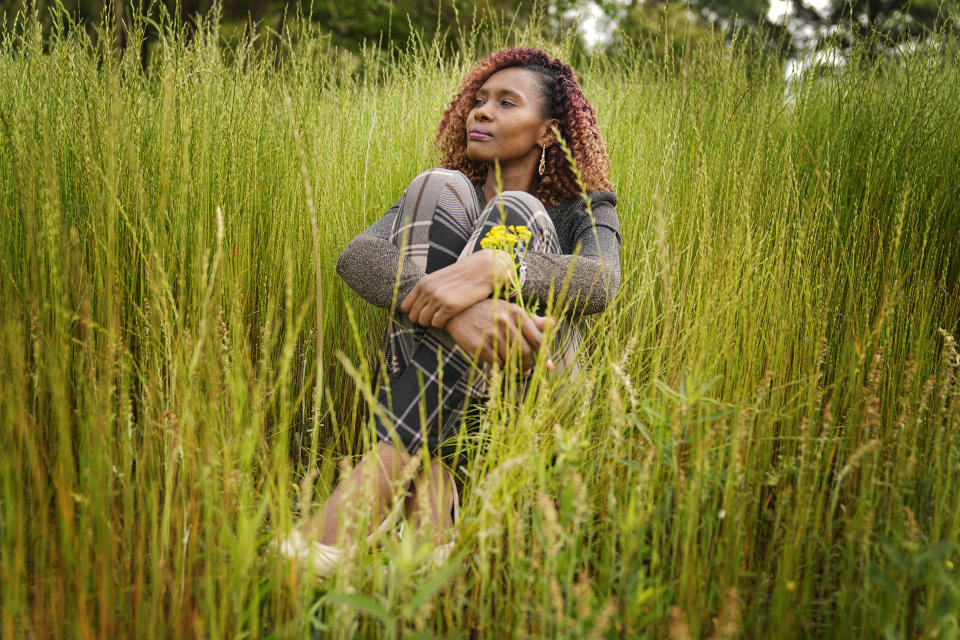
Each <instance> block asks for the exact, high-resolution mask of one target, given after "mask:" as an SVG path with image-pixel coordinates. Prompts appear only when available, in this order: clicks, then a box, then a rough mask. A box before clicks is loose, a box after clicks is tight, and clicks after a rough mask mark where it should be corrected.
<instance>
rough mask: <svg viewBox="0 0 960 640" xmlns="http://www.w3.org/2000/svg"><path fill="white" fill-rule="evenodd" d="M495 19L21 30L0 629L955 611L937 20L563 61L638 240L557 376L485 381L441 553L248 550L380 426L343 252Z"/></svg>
mask: <svg viewBox="0 0 960 640" xmlns="http://www.w3.org/2000/svg"><path fill="white" fill-rule="evenodd" d="M493 41H494V44H496V43H497V42H502V43H506V42H516V41H522V42H525V43H531V44H540V45H543V46H546V47H547V48H549V49H550V50H551V51H553V52H554V53H557V54H560V55H563V54H564V53H566V52H568V51H569V48H568V46H567V45H566V44H563V43H559V44H551V43H539V42H537V41H536V40H535V39H533V38H527V37H524V36H523V34H519V35H518V34H513V35H506V36H503V37H502V38H500V39H499V40H498V39H497V38H493ZM134 49H135V47H134ZM488 50H489V48H488V47H487V46H481V45H480V44H478V43H469V42H468V43H466V44H465V46H464V48H463V50H462V51H461V52H460V55H459V56H458V57H456V58H447V59H440V58H439V57H438V56H437V55H436V52H435V51H433V50H432V49H431V48H430V47H429V46H417V45H416V44H413V45H411V46H410V47H409V48H408V50H407V51H406V52H405V53H402V54H396V55H394V56H392V58H391V57H378V56H375V55H373V54H371V55H368V56H366V57H364V58H363V59H362V60H361V64H360V65H359V66H358V67H357V68H355V69H352V70H351V69H348V68H347V66H346V64H345V62H344V60H343V59H342V58H340V57H338V56H337V55H336V53H335V52H331V51H329V50H328V49H327V48H326V47H325V46H324V44H323V42H322V41H321V40H320V39H318V38H314V37H311V36H310V35H309V34H306V35H303V36H302V37H301V38H300V39H298V40H297V41H296V42H294V43H292V44H289V46H288V49H287V50H286V55H285V56H284V58H283V63H282V65H281V67H280V68H279V69H277V68H275V67H274V65H273V56H272V55H271V56H265V57H264V60H260V58H259V57H258V56H253V58H252V59H251V60H250V61H248V63H247V64H241V63H240V62H237V61H238V60H240V59H242V58H243V55H242V52H240V53H238V52H237V51H231V50H224V49H223V48H221V47H220V46H218V44H217V41H216V38H214V37H210V36H205V35H203V34H200V35H199V36H198V37H195V38H193V39H191V40H189V41H188V40H187V39H186V38H184V37H182V36H177V35H176V34H168V35H167V36H166V37H165V38H164V40H163V41H162V42H161V43H160V44H159V46H158V47H157V48H156V49H155V50H154V51H153V56H152V62H151V65H150V67H149V68H148V69H147V70H145V71H144V70H143V69H141V67H140V64H139V61H138V59H137V58H136V56H128V57H124V58H118V57H116V56H114V55H112V54H110V53H109V52H103V51H101V50H99V49H98V48H97V47H96V46H94V45H91V44H90V43H89V42H87V41H85V40H84V39H83V38H82V37H80V36H76V35H63V34H61V35H57V34H53V35H52V36H51V37H50V38H49V40H46V41H44V40H43V39H41V37H40V33H39V31H38V29H37V26H36V24H35V23H32V22H28V23H27V24H26V26H24V25H21V26H20V27H18V28H17V29H13V28H8V29H7V31H6V32H5V33H4V34H3V36H2V41H0V140H2V142H0V305H2V308H3V313H2V315H0V387H2V392H0V393H2V395H0V636H2V637H4V638H18V637H26V638H44V637H52V636H64V637H83V638H86V637H108V638H115V637H146V638H149V637H166V636H180V637H228V638H237V637H251V636H265V637H300V636H310V635H317V636H323V635H326V634H327V633H331V634H332V635H335V636H337V637H354V636H382V637H430V636H440V637H464V636H471V634H476V635H477V636H478V637H491V638H503V637H596V638H614V637H638V636H639V637H651V638H655V637H665V636H672V637H674V638H687V637H691V638H697V637H704V638H706V637H716V638H730V637H738V636H742V637H748V638H753V637H777V638H781V637H782V638H790V637H810V636H820V637H839V638H850V637H879V636H881V635H885V636H887V637H891V638H896V637H904V638H916V637H920V636H921V635H923V636H924V637H939V638H957V637H960V626H958V625H960V622H958V615H960V614H958V611H960V543H958V540H960V508H958V507H960V397H958V396H960V379H958V369H960V355H958V351H957V345H956V342H955V340H954V337H955V336H957V335H958V331H960V243H958V241H957V235H958V229H960V131H958V123H960V107H958V105H960V65H958V62H960V55H958V50H957V48H956V46H955V45H951V46H946V45H944V46H943V47H941V48H940V49H939V51H938V52H935V53H933V52H927V53H921V54H914V55H912V56H908V57H901V58H898V59H893V60H886V61H881V62H879V63H871V62H867V61H856V62H851V63H850V64H848V65H847V66H846V67H845V68H841V69H837V70H831V71H825V72H821V73H819V74H810V75H809V76H808V77H806V78H805V79H804V80H802V81H797V82H792V83H790V84H789V85H788V84H787V83H786V82H785V81H784V79H783V75H782V71H781V69H780V67H779V66H777V65H776V64H766V63H764V62H762V61H758V60H757V59H756V58H754V57H752V56H750V55H741V54H736V53H734V54H732V55H731V54H730V52H729V51H723V50H709V51H700V52H691V53H690V55H689V56H688V58H687V59H686V60H685V61H684V62H682V63H681V64H678V65H675V66H670V67H669V68H667V67H665V66H664V65H662V64H658V63H653V62H648V61H644V60H643V59H642V58H641V57H639V56H637V57H634V58H632V59H631V58H629V57H626V58H624V59H623V60H621V61H609V60H601V59H596V60H593V61H586V62H584V63H582V64H579V65H578V68H577V70H578V72H579V73H580V74H581V76H582V79H583V86H584V89H585V91H586V93H587V95H588V96H589V98H590V99H591V101H592V102H593V104H594V106H595V107H596V108H597V110H598V112H599V116H600V121H601V127H602V130H603V134H604V138H605V140H606V143H607V146H608V150H609V152H610V157H611V167H612V170H611V179H612V181H613V182H614V184H615V186H616V191H617V194H618V196H619V198H620V204H619V205H618V207H617V210H618V213H619V216H620V222H621V227H622V236H623V241H624V244H623V250H622V254H621V257H622V263H623V281H622V285H621V288H620V293H619V295H618V297H617V299H616V301H615V304H614V305H613V306H612V307H611V308H609V309H608V310H607V311H605V312H604V313H603V314H601V315H600V316H599V317H597V318H596V319H595V322H594V324H593V325H592V327H593V331H592V333H591V334H590V336H589V338H588V340H587V342H586V347H585V349H586V352H585V354H584V358H585V367H584V371H583V372H582V373H581V376H580V378H579V380H578V381H577V383H576V384H574V385H570V386H567V387H564V388H563V389H564V390H563V393H561V394H557V395H559V396H560V397H559V398H558V399H556V400H554V399H553V397H554V394H555V393H556V392H557V391H558V390H560V389H561V385H562V384H563V382H564V381H563V380H559V379H551V378H542V379H540V380H538V382H537V383H536V384H535V385H534V386H533V388H532V390H531V393H530V394H529V395H528V396H527V397H526V398H525V399H524V401H523V402H522V403H519V404H518V403H509V402H506V401H503V400H501V399H497V398H494V399H493V400H491V402H490V409H489V412H488V414H487V416H486V418H485V419H484V422H483V427H482V432H483V435H484V436H486V437H487V444H486V445H485V447H484V449H483V450H482V451H481V452H480V453H479V454H478V455H476V456H474V457H473V458H471V461H470V463H469V466H468V468H467V470H466V473H467V477H468V479H467V482H466V485H465V491H464V494H463V514H462V520H461V523H460V526H459V539H458V544H457V549H456V551H455V553H454V555H453V557H452V559H451V561H450V563H449V564H447V565H446V566H445V567H444V568H443V569H441V570H439V571H436V572H431V573H427V574H418V573H417V571H416V569H417V567H418V562H419V561H420V560H422V558H423V555H424V553H426V549H425V548H422V547H418V546H417V545H415V544H413V543H411V542H410V541H409V540H397V539H396V538H395V537H389V538H387V539H386V540H385V541H384V543H383V544H382V545H379V546H376V547H372V548H369V549H363V550H361V552H360V553H358V555H357V556H356V557H355V558H354V559H353V561H351V562H350V563H348V564H347V565H345V566H344V568H343V570H342V572H341V573H340V574H339V575H338V576H336V577H335V578H333V579H330V580H327V581H325V582H319V581H317V580H315V579H314V578H313V577H312V576H310V575H309V574H308V573H307V572H306V571H305V570H301V569H299V568H298V567H296V566H295V565H292V564H290V563H288V562H283V561H280V560H278V559H276V558H273V557H271V556H270V555H269V554H267V553H265V550H266V549H267V547H268V545H269V543H270V541H271V540H273V539H274V538H275V537H277V536H278V535H280V534H282V533H283V532H284V531H287V530H288V529H289V527H290V526H292V525H293V524H294V523H296V522H297V521H299V518H301V517H302V516H303V515H304V514H305V513H307V512H308V511H309V510H310V509H311V507H312V506H315V505H316V503H318V502H319V501H321V500H322V499H323V497H324V496H325V495H326V494H327V493H328V492H329V490H330V489H331V487H332V485H333V483H334V481H335V477H336V473H337V468H338V464H340V461H341V460H354V459H356V457H357V456H358V455H359V454H360V453H361V452H362V451H363V450H364V448H365V447H366V446H368V443H369V439H370V429H369V428H368V426H367V423H366V419H367V418H366V416H368V410H367V407H366V402H367V401H366V399H365V398H366V396H365V395H364V393H363V391H364V389H365V388H366V387H367V385H368V384H369V380H370V379H371V373H370V372H371V371H372V370H373V369H374V368H375V367H376V365H377V361H376V358H374V357H373V356H372V355H371V354H374V353H376V349H377V347H378V344H379V342H380V339H381V336H382V331H383V326H384V322H385V314H384V312H383V311H381V310H378V309H375V308H373V307H372V306H371V305H369V304H367V303H365V302H364V301H362V300H361V299H359V298H358V296H357V295H356V294H354V293H353V292H352V291H351V290H349V289H348V288H347V287H346V286H345V285H344V283H343V282H342V281H340V280H339V278H338V277H337V275H336V273H335V270H334V265H335V261H336V258H337V256H338V254H339V252H340V250H341V249H342V248H343V247H344V246H345V245H346V243H347V242H348V241H349V239H350V238H351V237H352V236H353V235H354V234H356V233H357V232H358V231H359V230H361V229H362V228H363V227H365V226H366V225H367V224H369V223H370V222H372V221H373V220H375V219H377V218H378V217H379V216H380V215H382V212H383V211H384V210H385V209H386V208H387V207H389V206H390V205H391V204H392V203H393V202H394V201H395V200H396V198H397V197H398V196H399V194H400V193H401V192H402V190H403V188H404V187H405V186H406V184H407V183H408V182H409V181H410V180H411V179H412V178H413V177H414V176H415V175H416V174H418V173H419V172H420V171H422V170H423V169H425V168H427V167H430V166H432V162H433V160H432V158H433V155H432V150H431V143H432V137H433V133H434V130H435V126H436V123H437V122H438V120H439V116H440V113H441V112H442V109H443V107H444V105H445V104H446V102H447V101H448V100H449V99H450V97H451V95H452V93H453V92H454V90H455V88H456V83H457V80H458V79H459V77H460V76H461V75H462V73H463V72H464V71H465V70H466V68H467V67H468V66H469V64H470V63H471V62H472V61H473V60H474V59H476V58H478V57H480V56H481V55H483V54H484V53H486V52H487V51H488ZM267 58H269V59H267ZM314 224H315V230H314V228H313V227H314ZM541 373H542V371H541V372H540V373H538V374H537V375H538V376H540V375H541ZM314 483H315V484H314Z"/></svg>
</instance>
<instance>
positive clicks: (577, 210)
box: [550, 189, 618, 215]
mask: <svg viewBox="0 0 960 640" xmlns="http://www.w3.org/2000/svg"><path fill="white" fill-rule="evenodd" d="M587 200H589V201H590V209H591V210H594V209H596V208H597V207H598V206H599V207H600V208H601V209H604V208H607V206H609V209H610V210H611V213H612V212H613V208H614V207H616V206H617V202H618V200H617V194H615V193H614V192H613V191H607V190H604V189H598V190H596V191H591V192H590V193H588V194H587V197H586V198H584V197H583V196H582V195H577V196H574V197H572V198H567V199H566V200H563V201H562V202H560V203H559V204H557V205H555V206H553V207H550V212H551V213H558V214H565V215H578V214H584V215H585V214H586V213H587ZM614 215H616V214H614Z"/></svg>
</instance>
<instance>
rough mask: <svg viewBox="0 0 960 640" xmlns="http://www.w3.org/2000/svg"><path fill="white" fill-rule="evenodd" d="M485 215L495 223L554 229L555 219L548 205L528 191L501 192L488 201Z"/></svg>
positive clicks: (485, 217)
mask: <svg viewBox="0 0 960 640" xmlns="http://www.w3.org/2000/svg"><path fill="white" fill-rule="evenodd" d="M483 217H484V219H485V221H489V222H491V223H493V224H524V225H528V226H533V227H536V228H539V229H542V230H544V231H547V230H553V221H552V220H551V219H550V215H549V214H548V213H547V210H546V207H544V206H543V203H542V202H540V200H539V199H538V198H537V197H536V196H534V195H533V194H531V193H527V192H526V191H503V192H501V193H500V194H499V195H497V196H495V197H494V198H493V199H492V200H490V202H488V203H487V206H486V208H485V210H484V212H483Z"/></svg>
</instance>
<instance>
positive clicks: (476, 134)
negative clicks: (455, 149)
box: [467, 126, 493, 140]
mask: <svg viewBox="0 0 960 640" xmlns="http://www.w3.org/2000/svg"><path fill="white" fill-rule="evenodd" d="M467 137H469V138H470V139H471V140H489V139H490V138H492V137H493V135H492V134H491V133H490V132H489V131H487V130H486V129H484V128H483V127H480V126H473V127H470V133H469V134H468V136H467Z"/></svg>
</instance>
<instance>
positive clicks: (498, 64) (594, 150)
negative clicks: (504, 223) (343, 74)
mask: <svg viewBox="0 0 960 640" xmlns="http://www.w3.org/2000/svg"><path fill="white" fill-rule="evenodd" d="M511 67H522V68H525V69H528V70H530V71H532V72H534V73H535V74H536V75H537V78H538V80H539V84H540V94H541V98H542V101H543V104H544V114H543V115H544V116H545V117H547V118H556V119H557V120H559V122H560V124H559V126H558V127H557V128H558V129H559V130H560V135H561V136H562V137H563V140H564V141H565V142H566V144H567V146H568V147H569V148H570V152H571V154H572V155H573V159H574V161H575V162H576V166H577V170H578V171H579V172H580V177H581V178H582V179H583V182H584V184H585V185H586V188H587V191H588V192H590V191H596V190H598V189H608V190H609V189H612V185H611V184H610V181H609V180H607V170H608V169H609V167H610V159H609V158H608V157H607V150H606V148H605V147H604V144H603V140H602V139H601V137H600V129H599V127H598V126H597V113H596V111H595V110H594V109H593V107H592V106H591V105H590V102H589V101H588V100H587V98H586V96H584V95H583V91H582V90H581V89H580V85H579V84H578V82H577V78H576V76H575V75H574V73H573V69H571V68H570V66H569V65H567V64H565V63H564V62H562V61H560V60H558V59H557V58H554V57H553V56H551V55H549V54H548V53H546V52H544V51H541V50H539V49H533V48H530V47H513V48H510V49H503V50H502V51H498V52H496V53H494V54H493V55H491V56H488V57H486V58H484V59H483V60H480V61H479V62H477V63H476V64H475V65H473V67H472V68H471V69H470V71H468V72H467V74H466V75H465V76H464V77H463V80H461V82H460V88H459V89H458V90H457V93H456V94H455V95H454V96H453V100H451V101H450V104H448V105H447V108H446V110H445V111H444V112H443V118H442V119H441V120H440V126H439V128H438V130H437V137H436V138H435V140H434V149H435V150H436V152H437V154H438V155H439V156H440V162H439V166H440V167H442V168H444V169H456V170H458V171H462V172H463V173H464V174H465V175H466V176H467V177H468V178H470V180H471V181H472V182H473V183H475V184H479V183H481V182H482V181H483V180H484V179H485V178H486V174H487V167H486V165H484V164H483V163H480V162H474V161H472V160H471V159H470V158H468V157H467V116H468V114H469V113H470V110H471V109H472V108H473V104H474V99H475V97H476V94H477V91H478V90H479V89H480V87H481V86H483V84H484V83H485V82H486V81H487V79H488V78H489V77H490V76H492V75H493V74H494V73H496V72H498V71H501V70H503V69H508V68H511ZM546 165H547V166H546V172H545V173H544V175H543V176H542V177H540V179H539V181H537V182H536V184H535V188H534V191H533V195H534V196H536V197H537V198H538V199H539V200H540V202H542V203H543V204H544V206H546V207H552V206H554V205H556V204H559V203H560V202H563V201H564V200H566V199H568V198H572V197H574V196H577V195H579V194H580V188H579V187H578V186H577V180H576V177H575V176H574V173H573V171H572V169H571V167H570V164H569V163H568V162H567V159H566V156H565V155H564V153H563V149H562V148H561V147H560V145H559V144H551V145H550V146H549V147H548V148H547V157H546Z"/></svg>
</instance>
